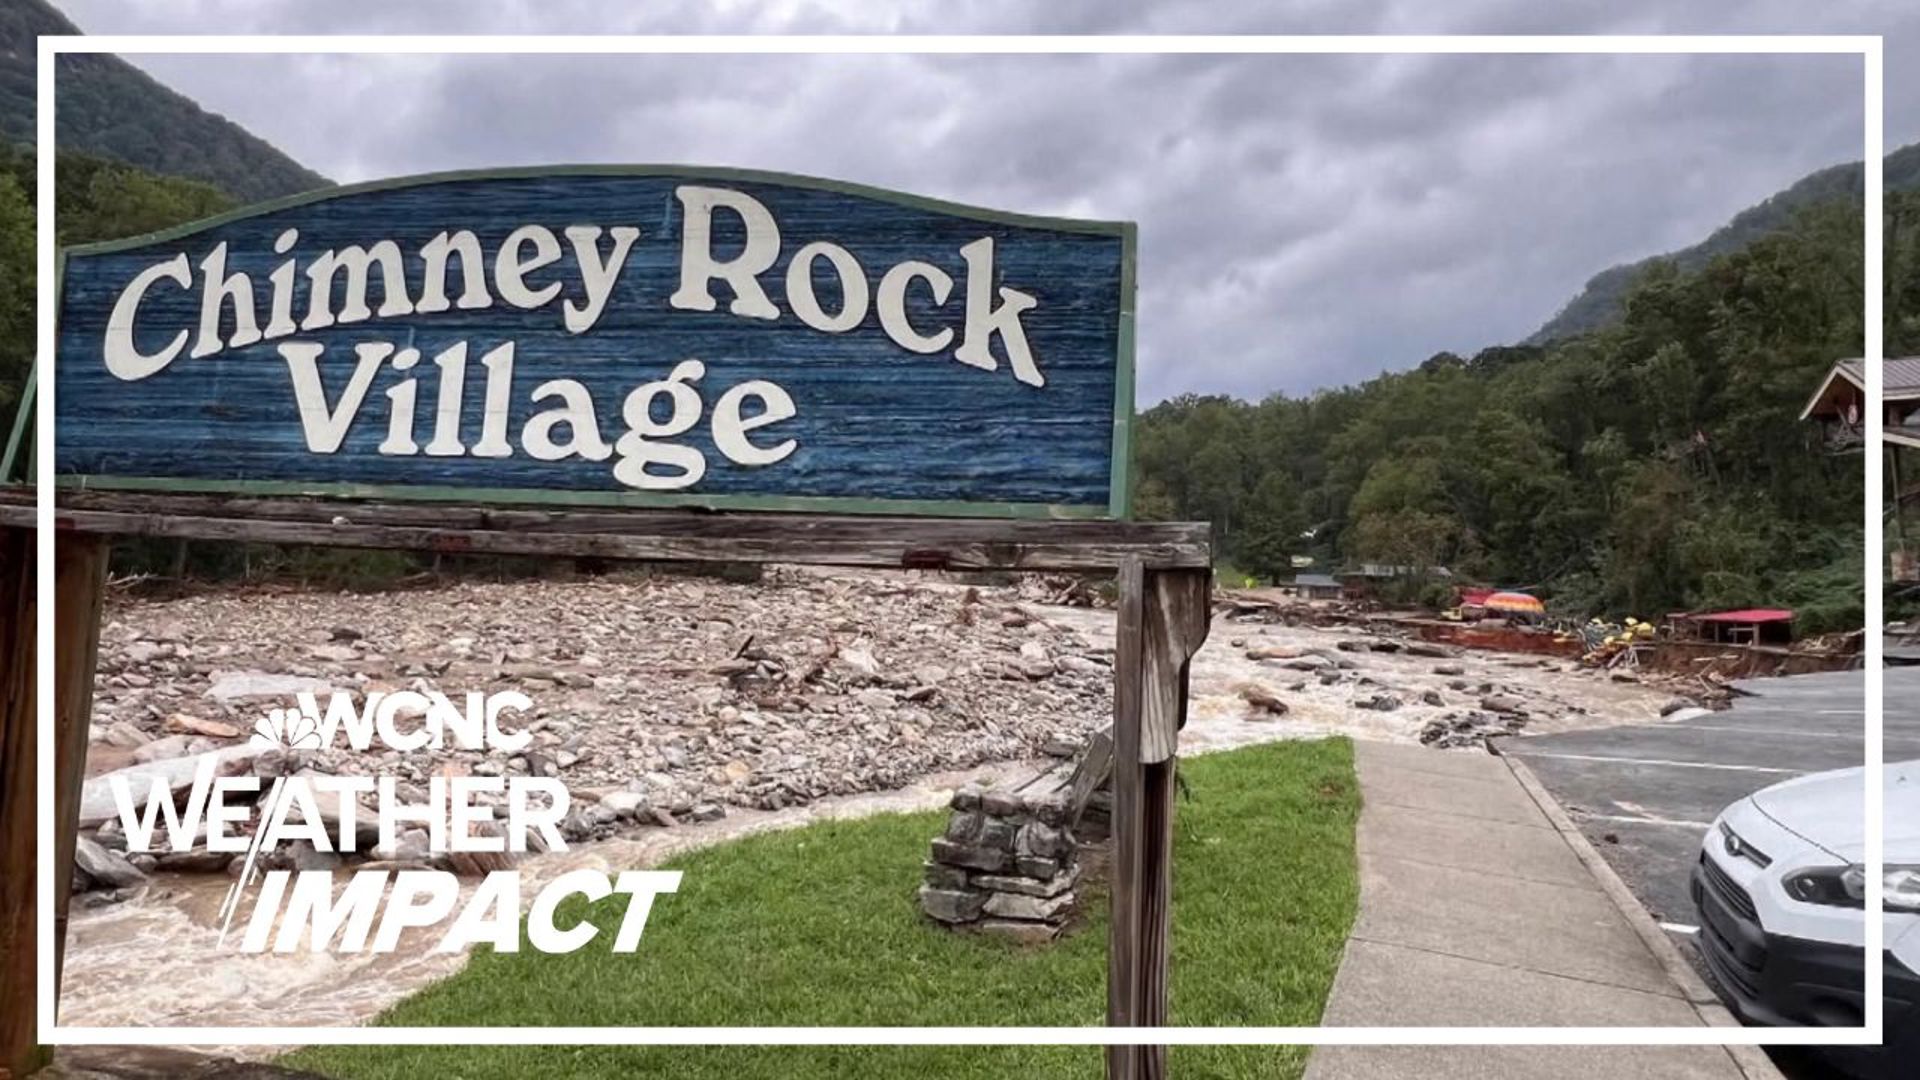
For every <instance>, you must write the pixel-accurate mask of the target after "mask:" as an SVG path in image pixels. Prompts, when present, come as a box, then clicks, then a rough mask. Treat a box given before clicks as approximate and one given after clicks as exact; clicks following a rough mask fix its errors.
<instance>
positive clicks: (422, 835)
mask: <svg viewBox="0 0 1920 1080" xmlns="http://www.w3.org/2000/svg"><path fill="white" fill-rule="evenodd" d="M573 816H574V815H572V814H568V815H567V820H571V819H572V818H573ZM561 825H562V826H563V827H564V826H565V825H566V821H562V822H561ZM432 844H433V838H432V837H430V836H429V835H427V830H425V829H408V830H406V831H405V832H401V833H398V834H396V835H395V836H394V838H393V843H392V844H391V845H388V844H377V845H375V846H374V849H373V857H374V858H376V859H392V860H395V861H397V862H417V861H419V860H421V859H425V858H427V857H428V856H429V855H431V854H432V852H433V848H432Z"/></svg>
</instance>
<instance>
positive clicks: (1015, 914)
mask: <svg viewBox="0 0 1920 1080" xmlns="http://www.w3.org/2000/svg"><path fill="white" fill-rule="evenodd" d="M1073 901H1074V894H1073V893H1072V892H1063V893H1060V894H1059V895H1057V896H1050V897H1044V898H1042V897H1038V896H1027V895H1024V894H1022V893H1003V892H1001V893H994V894H993V895H992V896H989V897H987V904H986V907H985V908H984V909H982V910H984V911H985V912H986V913H987V914H988V915H992V916H994V917H995V918H1000V919H1035V920H1038V921H1041V922H1048V921H1053V920H1057V919H1064V918H1066V917H1067V915H1068V913H1069V912H1071V911H1072V910H1073Z"/></svg>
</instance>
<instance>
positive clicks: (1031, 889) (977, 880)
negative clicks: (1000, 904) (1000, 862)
mask: <svg viewBox="0 0 1920 1080" xmlns="http://www.w3.org/2000/svg"><path fill="white" fill-rule="evenodd" d="M1079 880H1080V868H1079V867H1077V866H1076V867H1074V868H1073V869H1071V870H1068V871H1067V872H1065V873H1062V874H1055V875H1053V877H1051V878H1046V879H1042V878H1030V877H1013V876H1009V875H1005V874H976V875H974V877H973V885H974V887H975V888H979V889H985V890H986V891H988V892H1002V893H1019V894H1021V895H1024V896H1037V897H1040V898H1042V899H1045V898H1047V897H1050V896H1059V895H1060V894H1061V893H1063V892H1066V891H1067V890H1068V889H1071V888H1073V886H1074V884H1075V883H1076V882H1078V881H1079Z"/></svg>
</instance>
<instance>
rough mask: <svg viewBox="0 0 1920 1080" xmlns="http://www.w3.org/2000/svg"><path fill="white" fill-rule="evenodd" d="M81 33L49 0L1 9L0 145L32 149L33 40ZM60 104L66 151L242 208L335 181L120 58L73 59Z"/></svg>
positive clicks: (9, 1)
mask: <svg viewBox="0 0 1920 1080" xmlns="http://www.w3.org/2000/svg"><path fill="white" fill-rule="evenodd" d="M78 32H79V31H78V30H76V29H75V28H74V25H73V24H72V23H71V22H68V21H67V19H66V17H65V16H63V15H61V14H60V12H59V11H57V10H55V9H54V8H53V7H52V6H51V5H50V4H47V3H46V2H45V0H5V2H4V3H0V142H12V143H20V144H29V145H30V144H31V143H32V142H33V135H34V104H33V103H34V68H35V66H36V59H37V54H36V52H35V45H34V39H35V38H36V37H38V36H39V35H41V34H74V33H78ZM59 101H60V107H59V113H58V115H57V116H56V117H55V122H56V123H57V124H58V138H59V143H60V148H61V149H62V150H73V151H80V152H82V153H87V154H93V155H96V156H99V157H105V158H112V159H114V160H116V161H124V162H127V163H129V164H132V165H137V166H139V167H141V168H142V169H145V170H147V171H148V172H154V173H160V174H162V175H165V176H178V177H183V178H185V179H189V180H198V181H200V182H202V183H206V184H210V185H212V186H213V187H216V188H218V189H220V190H221V191H224V192H226V193H227V194H228V195H229V196H231V197H233V198H234V199H235V200H237V201H239V202H257V201H259V200H262V199H271V198H274V197H276V196H280V195H290V194H293V193H295V192H300V191H310V190H312V189H313V188H317V187H325V186H327V184H328V183H329V181H328V180H327V179H326V178H325V177H323V176H321V175H320V174H318V173H315V172H313V171H311V170H309V169H306V168H303V167H302V166H301V165H300V164H299V163H298V162H296V161H294V160H293V159H292V158H289V157H287V156H286V155H285V154H282V153H281V152H280V151H278V150H275V149H274V148H273V147H272V146H269V145H268V144H267V143H266V142H265V141H263V140H261V139H258V138H255V137H254V136H253V135H251V134H249V133H248V132H247V131H246V130H245V129H243V128H241V127H240V126H239V125H237V124H234V123H232V122H231V121H229V120H227V119H225V118H224V117H221V116H218V115H215V114H213V113H210V112H207V111H206V110H204V109H202V108H201V107H200V106H198V105H196V104H194V103H193V102H192V101H189V100H188V99H186V98H185V97H182V96H181V95H179V94H176V93H174V92H173V91H172V90H169V89H167V88H166V87H165V86H162V85H160V84H159V83H158V82H155V81H154V80H153V79H151V78H149V77H148V76H147V75H146V74H145V73H143V72H141V71H140V70H139V69H138V68H135V67H134V66H133V65H131V64H129V63H127V62H126V61H124V60H122V59H120V58H119V57H117V56H93V55H89V56H68V57H66V58H65V59H64V60H63V61H62V62H61V68H60V74H59Z"/></svg>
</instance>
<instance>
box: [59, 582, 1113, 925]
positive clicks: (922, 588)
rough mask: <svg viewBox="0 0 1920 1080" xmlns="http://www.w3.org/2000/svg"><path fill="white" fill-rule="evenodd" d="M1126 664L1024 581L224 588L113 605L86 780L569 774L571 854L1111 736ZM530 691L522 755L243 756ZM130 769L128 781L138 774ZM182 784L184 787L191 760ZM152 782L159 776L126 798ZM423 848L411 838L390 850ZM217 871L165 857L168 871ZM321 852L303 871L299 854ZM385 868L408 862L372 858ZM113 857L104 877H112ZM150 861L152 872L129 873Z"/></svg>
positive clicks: (186, 857) (109, 829) (112, 834)
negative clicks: (432, 693)
mask: <svg viewBox="0 0 1920 1080" xmlns="http://www.w3.org/2000/svg"><path fill="white" fill-rule="evenodd" d="M1111 662H1112V661H1111V651H1110V648H1104V647H1096V646H1093V645H1090V644H1089V643H1088V642H1087V641H1086V640H1085V639H1084V638H1083V637H1082V635H1080V634H1079V633H1078V632H1076V631H1075V630H1074V629H1072V628H1071V627H1068V626H1065V625H1062V624H1061V623H1059V622H1057V621H1055V620H1053V619H1050V618H1048V617H1047V616H1046V615H1045V614H1044V613H1042V612H1040V611H1038V610H1036V607H1035V606H1034V605H1032V604H1028V603H1023V602H1022V600H1021V595H1020V592H1019V590H1018V589H1017V588H970V587H964V586H954V585H951V584H946V583H925V584H921V583H917V582H915V581H914V580H913V579H911V578H908V577H905V576H878V577H855V576H839V575H824V574H815V573H809V572H805V571H798V570H785V569H774V570H770V571H769V572H768V574H767V576H766V577H765V578H764V579H763V580H762V581H761V582H759V583H756V584H735V583H725V582H720V581H714V580H709V579H700V578H679V577H654V578H645V579H616V578H603V579H596V580H589V581H579V582H552V581H529V582H517V583H510V584H475V583H463V584H454V585H449V586H446V587H442V588H434V589H424V590H417V591H409V592H402V593H381V594H372V595H353V594H341V593H325V594H317V593H271V592H223V593H214V594H208V595H201V596H193V597H188V598H184V599H177V600H169V601H160V602H150V601H137V600H123V601H116V602H114V603H113V604H112V606H111V607H110V609H109V611H108V612H107V614H106V617H105V620H104V624H103V627H102V631H101V641H100V657H99V665H98V674H97V677H96V683H95V700H94V712H93V727H92V731H91V738H92V747H91V750H90V754H89V775H90V776H95V777H98V775H99V774H101V773H104V772H107V771H110V770H114V769H124V768H133V769H135V770H146V771H151V770H154V769H165V768H167V767H168V765H169V764H170V763H172V764H174V765H176V766H177V764H178V763H179V761H180V759H183V758H185V757H188V756H189V755H197V754H201V753H206V752H209V751H221V752H222V753H223V754H224V755H226V759H225V760H224V761H223V769H224V770H225V771H227V772H234V771H236V770H239V769H247V768H251V769H253V770H254V771H256V772H259V773H260V774H261V775H263V776H267V775H279V774H281V773H289V772H291V773H298V772H308V773H324V774H335V775H342V774H373V775H383V776H393V777H395V778H396V779H397V780H399V781H400V782H401V791H402V792H403V794H405V793H409V792H410V793H411V794H412V795H413V796H414V798H412V799H411V800H410V801H416V802H424V801H425V791H424V788H425V783H426V781H427V780H428V779H429V778H430V777H433V776H436V775H438V776H458V775H466V774H476V775H503V774H504V775H508V776H512V775H526V774H536V775H545V776H552V777H557V778H559V779H560V780H562V781H563V782H564V783H565V784H566V785H567V787H568V789H569V791H570V793H571V795H572V799H573V804H574V806H575V813H573V814H572V815H570V816H569V817H568V819H567V820H566V822H564V823H563V829H562V831H563V834H565V835H567V837H568V838H569V839H587V838H591V837H596V836H604V835H608V834H610V833H612V832H614V831H616V830H618V829H620V828H623V827H633V826H639V825H673V824H680V823H683V822H687V821H702V820H711V819H713V818H716V817H720V816H722V815H724V814H725V813H726V809H727V808H728V807H730V806H734V807H752V808H757V809H769V810H777V809H780V808H782V807H785V806H790V805H799V804H804V803H807V802H809V801H811V800H814V799H817V798H821V797H823V796H829V795H846V794H854V793H859V792H866V791H873V790H880V789H889V788H895V787H898V786H901V785H902V784H905V783H907V782H909V781H911V780H913V779H915V778H917V777H921V776H924V775H926V774H928V773H933V772H938V771H944V770H953V769H961V768H966V767H968V766H972V765H975V764H979V763H982V762H987V761H996V760H1006V759H1015V758H1031V757H1035V756H1038V755H1039V754H1040V753H1042V752H1043V751H1045V750H1046V749H1048V747H1049V746H1050V745H1051V746H1052V747H1053V748H1054V749H1055V750H1056V752H1057V751H1058V749H1059V746H1060V744H1062V743H1063V742H1067V741H1071V740H1077V739H1079V738H1081V737H1083V736H1084V735H1086V734H1087V733H1088V732H1091V731H1092V730H1094V729H1096V728H1098V727H1099V726H1101V725H1102V724H1104V723H1106V722H1107V721H1108V719H1109V713H1110V710H1111V701H1112V688H1111V681H1112V674H1111ZM335 689H338V690H345V691H349V692H352V693H354V694H355V695H357V696H358V697H359V698H360V699H361V700H364V696H365V695H366V694H369V693H372V692H375V691H385V692H388V693H391V692H395V691H400V690H416V691H423V692H424V691H428V690H438V691H440V692H442V693H445V694H447V695H448V696H449V697H451V698H452V699H454V700H455V701H456V702H460V701H463V700H464V695H465V694H467V693H468V692H469V691H483V692H493V691H499V690H508V689H512V690H518V691H520V692H521V693H524V694H526V695H527V696H528V697H529V698H530V699H531V700H532V701H533V703H534V708H533V711H532V714H531V716H522V717H515V716H513V715H512V714H509V715H508V717H507V719H506V726H508V727H510V728H511V727H512V726H514V723H515V721H516V720H518V721H519V722H520V723H522V724H524V726H525V727H526V728H528V729H529V730H530V731H531V732H532V734H533V743H532V745H531V746H530V747H529V748H528V749H527V750H526V751H525V752H523V753H521V754H516V755H512V756H505V755H502V754H499V753H487V752H482V751H472V750H463V749H459V748H457V747H455V746H454V745H452V744H451V742H449V743H448V744H447V745H446V746H445V747H444V748H442V749H438V750H435V749H423V750H419V751H415V752H407V753H403V752H400V751H395V750H389V749H384V748H381V747H379V746H376V747H375V748H374V749H372V750H369V751H364V752H363V751H355V750H352V749H350V748H347V747H346V746H345V744H344V740H342V741H340V742H339V743H338V744H336V745H335V746H334V747H331V748H326V749H318V750H297V749H296V750H269V751H267V752H265V753H256V752H254V751H252V750H251V749H250V748H248V746H247V743H248V739H249V737H250V736H251V735H252V734H253V732H254V731H255V729H256V725H257V724H259V722H260V721H261V720H262V719H263V718H264V717H265V716H266V714H267V712H268V711H269V710H270V709H273V708H277V707H285V706H287V705H290V704H291V703H292V695H293V694H294V693H296V692H298V691H301V690H311V691H315V692H317V693H319V694H320V695H321V697H322V703H323V706H324V699H325V695H326V694H327V693H328V692H330V691H332V690H335ZM136 774H137V773H136ZM174 775H177V776H180V777H182V778H183V779H182V780H181V781H180V782H181V783H182V784H184V782H185V780H184V778H185V777H187V776H188V773H187V772H186V771H184V770H180V769H178V768H177V767H176V768H175V769H174ZM134 787H135V789H136V790H144V787H145V785H144V782H137V783H136V784H135V785H134ZM102 788H104V783H103V782H101V781H98V780H96V781H95V782H91V783H90V784H89V792H88V797H87V798H86V799H85V800H83V802H86V803H88V804H89V805H90V806H91V807H92V809H91V810H83V820H87V819H89V818H91V819H93V820H95V821H104V822H105V827H104V828H102V829H101V830H100V831H99V832H98V833H97V834H94V835H92V836H90V837H89V842H90V843H93V844H96V845H97V847H95V848H90V849H87V850H86V855H87V858H88V859H90V860H92V862H91V863H83V867H98V868H99V869H100V873H99V874H98V875H95V874H94V871H93V869H91V868H88V869H87V870H86V873H87V874H88V875H89V876H93V877H94V879H95V880H94V882H93V884H96V885H99V886H102V887H106V888H115V887H120V886H124V885H126V884H128V883H129V882H130V881H131V880H132V879H129V878H128V877H127V875H126V873H125V868H126V865H127V864H126V861H125V860H118V859H116V858H115V856H116V852H115V850H114V849H115V847H116V844H117V845H118V846H120V847H124V841H123V840H120V839H119V838H118V835H117V829H116V828H115V827H114V824H113V822H112V821H111V820H110V818H111V815H110V814H108V813H105V812H103V810H102V807H103V806H104V805H110V804H108V803H106V802H105V793H104V792H103V791H102V790H101V789H102ZM423 842H424V833H421V835H420V836H419V837H410V836H409V835H408V834H406V833H403V834H401V837H400V839H399V846H400V847H401V848H403V849H408V848H410V846H418V844H420V843H423ZM196 854H198V855H199V856H200V861H201V862H203V863H205V862H224V861H225V860H224V859H221V858H219V857H217V856H212V857H210V856H209V854H208V853H206V852H197V853H168V854H165V855H162V856H160V859H159V864H166V863H180V864H181V865H180V866H178V867H167V868H178V869H187V868H200V869H211V868H212V867H210V866H197V867H189V866H188V865H187V864H188V863H190V862H192V860H193V857H194V855H196ZM303 854H304V855H305V856H308V857H311V856H314V855H321V854H324V853H319V852H307V853H293V855H292V856H288V855H286V854H285V853H283V854H282V858H285V857H300V856H301V855H303ZM379 854H381V855H382V856H385V857H389V858H406V857H410V856H417V855H418V854H419V853H418V852H417V851H413V850H401V851H393V852H381V853H379ZM116 862H117V863H118V864H119V865H113V864H114V863H116ZM154 865H156V861H155V860H154V859H153V857H152V856H145V855H136V856H135V857H134V859H133V860H132V867H133V869H134V870H135V871H136V873H137V872H138V871H141V870H147V869H151V868H152V867H153V866H154Z"/></svg>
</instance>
